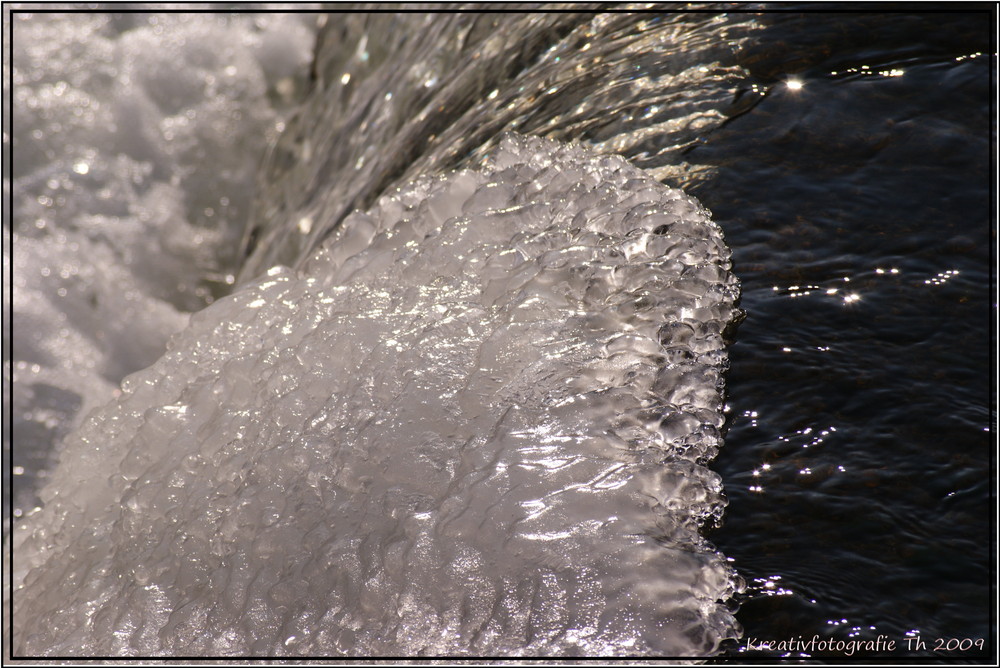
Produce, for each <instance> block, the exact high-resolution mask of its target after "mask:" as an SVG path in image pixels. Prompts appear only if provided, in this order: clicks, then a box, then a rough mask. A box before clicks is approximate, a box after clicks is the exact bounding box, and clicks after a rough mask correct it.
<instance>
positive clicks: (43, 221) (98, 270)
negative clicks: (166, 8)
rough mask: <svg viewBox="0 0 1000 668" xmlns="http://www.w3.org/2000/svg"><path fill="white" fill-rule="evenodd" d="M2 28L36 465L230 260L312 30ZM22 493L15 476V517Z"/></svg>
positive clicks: (153, 349) (221, 18)
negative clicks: (8, 66)
mask: <svg viewBox="0 0 1000 668" xmlns="http://www.w3.org/2000/svg"><path fill="white" fill-rule="evenodd" d="M5 18H6V15H5ZM206 19H207V20H206ZM11 23H12V34H13V45H14V48H13V61H12V80H13V83H14V91H13V99H14V108H13V112H12V118H13V128H14V134H13V137H12V143H13V161H12V173H11V174H5V177H7V178H12V181H11V182H10V183H9V185H10V191H11V194H12V198H13V225H12V228H13V245H14V248H15V252H14V253H13V262H14V274H15V285H14V299H13V317H14V320H15V321H16V322H17V327H15V328H14V340H13V346H12V350H13V362H12V369H11V370H12V374H11V375H12V377H13V381H14V392H13V402H14V404H15V405H16V406H18V408H19V410H17V411H15V424H14V432H15V433H14V438H15V439H17V442H16V447H15V454H16V457H17V458H18V461H17V463H19V464H25V463H28V462H30V463H31V464H32V466H28V471H27V473H28V474H29V475H26V476H25V478H29V477H32V476H34V475H36V474H37V473H39V471H38V470H36V467H38V466H42V464H43V463H44V462H45V461H46V460H47V458H48V456H49V454H48V453H49V451H50V449H51V448H52V447H53V446H54V445H55V444H56V443H57V442H58V440H59V439H60V438H61V436H62V434H64V433H65V432H66V430H67V429H69V428H70V427H72V426H73V425H75V424H78V422H79V419H80V418H82V416H83V415H85V414H86V413H87V412H88V411H89V410H90V409H92V408H94V407H96V406H99V405H101V404H103V403H105V402H106V401H108V400H109V399H110V398H111V397H112V394H113V392H114V388H115V386H116V385H117V384H118V382H119V381H120V380H121V378H122V377H123V376H124V375H125V374H127V373H131V372H133V371H136V370H138V369H141V368H143V367H146V366H148V365H149V364H151V363H152V362H153V361H155V360H156V359H157V358H158V357H159V356H160V355H161V354H162V353H163V351H164V349H165V344H166V341H167V338H168V337H169V336H170V334H172V333H173V332H176V331H178V330H179V329H181V328H182V327H183V326H184V325H185V323H186V322H187V313H189V312H191V311H195V310H198V309H200V308H202V307H203V306H204V305H205V304H206V303H208V302H210V301H211V300H212V298H213V295H214V294H216V293H218V292H219V290H218V287H219V286H220V285H221V286H224V285H225V284H226V282H227V278H226V275H227V273H231V272H233V271H235V269H234V267H235V265H234V260H235V258H234V254H235V250H234V249H235V248H236V247H237V246H238V240H239V235H240V234H241V232H242V227H241V225H242V223H243V221H244V220H245V218H246V216H247V215H248V210H249V206H250V200H251V195H252V188H253V181H254V178H255V174H256V170H257V164H258V162H259V160H260V156H261V155H262V154H263V152H264V148H265V146H266V145H267V142H268V141H269V140H270V139H271V138H273V137H274V136H275V135H276V133H277V129H276V123H277V122H278V119H279V115H278V112H279V110H280V109H281V108H282V105H283V104H285V102H284V101H283V93H282V91H284V92H285V93H288V92H289V91H290V90H291V89H292V88H294V80H295V77H301V76H302V74H301V73H302V72H303V71H304V70H305V66H306V64H307V63H308V62H309V58H310V56H311V47H312V41H313V34H312V31H311V30H310V29H308V28H307V27H306V23H305V20H304V19H299V18H297V17H295V16H291V15H267V16H246V15H225V14H219V15H214V16H206V15H198V14H186V15H185V14H129V13H125V14H117V15H116V14H111V13H96V12H95V13H85V12H77V13H73V14H65V15H61V14H28V13H25V12H24V11H20V12H18V13H17V14H13V15H12V16H11ZM228 280H229V281H231V280H232V278H231V277H230V278H229V279H228ZM213 286H214V287H213ZM43 395H44V396H47V397H48V400H46V401H40V400H39V397H41V396H43ZM56 414H57V415H58V416H59V417H58V419H54V417H53V416H54V415H56ZM33 501H34V499H33V492H32V489H31V485H30V484H24V485H19V487H18V494H17V498H16V499H15V505H16V506H17V510H18V512H21V510H22V509H26V508H30V507H31V505H29V504H32V505H33Z"/></svg>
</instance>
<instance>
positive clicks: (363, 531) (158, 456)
mask: <svg viewBox="0 0 1000 668" xmlns="http://www.w3.org/2000/svg"><path fill="white" fill-rule="evenodd" d="M738 291H739V287H738V282H737V280H736V279H735V278H734V276H733V275H732V274H731V273H730V262H729V250H728V249H727V248H726V246H725V244H724V242H723V239H722V234H721V231H720V229H719V228H718V226H717V225H716V224H715V223H713V222H712V221H711V219H710V217H709V214H708V212H707V211H706V210H705V209H704V208H702V207H701V206H700V205H699V204H698V203H697V202H696V201H695V200H694V199H692V198H691V197H689V196H687V195H685V194H684V193H682V192H680V191H678V190H673V189H670V188H668V187H666V186H663V185H662V184H660V183H658V182H657V181H655V180H654V179H653V178H652V177H650V176H649V175H648V174H646V173H644V172H642V171H640V170H638V169H635V168H633V167H631V166H630V165H628V164H627V163H626V162H625V161H624V160H623V159H621V158H618V157H613V156H612V157H609V156H595V155H593V154H590V153H588V152H587V151H585V150H584V149H582V148H580V147H577V146H574V145H565V144H560V143H557V142H554V141H551V140H544V139H538V138H529V137H522V136H517V135H507V136H505V137H504V138H503V140H502V141H501V142H500V145H499V147H498V148H497V149H495V150H494V152H493V153H492V154H491V155H490V156H489V157H487V158H486V159H485V160H484V161H483V162H482V164H480V165H478V166H477V167H476V168H475V169H467V170H463V171H460V172H453V173H448V174H445V175H437V176H428V177H422V178H419V179H417V180H416V181H414V182H411V183H409V184H407V185H404V186H402V187H400V188H398V189H396V190H395V191H393V192H391V193H389V194H386V195H385V196H383V197H382V198H381V199H380V200H379V201H378V202H377V204H376V205H375V206H374V207H373V208H372V209H371V210H369V211H368V212H366V213H362V212H356V213H354V214H352V215H351V216H350V217H348V219H347V220H346V221H345V224H344V225H343V226H341V227H340V228H339V230H338V232H337V233H336V234H335V235H334V236H332V237H331V238H329V239H328V240H327V241H326V243H325V244H324V246H323V247H322V248H321V249H320V250H319V251H318V252H317V253H316V255H314V256H313V257H312V258H311V259H310V261H309V262H308V263H307V264H306V265H305V267H304V269H303V270H302V271H301V272H298V273H296V272H293V271H291V270H289V269H285V268H282V267H276V268H274V269H272V270H271V271H269V272H268V274H267V275H266V276H264V277H262V278H261V279H260V280H258V281H257V282H255V283H252V284H250V285H248V286H246V287H245V288H243V289H241V290H239V291H238V292H236V293H235V294H233V295H231V296H229V297H225V298H223V299H220V300H218V301H216V302H215V303H213V304H212V305H211V306H209V307H208V308H206V309H204V310H203V311H201V312H199V313H197V314H195V315H194V316H192V318H191V322H190V324H189V325H188V326H187V328H186V329H184V330H183V331H181V332H180V333H179V334H177V335H176V336H174V338H172V339H171V341H170V343H169V346H168V352H167V353H166V354H165V355H164V356H163V357H162V358H161V359H159V360H158V361H157V362H156V363H154V364H153V365H152V366H151V367H149V368H148V369H146V370H143V371H140V372H138V373H136V374H133V375H131V376H129V377H128V378H127V379H126V380H125V381H124V382H123V383H122V391H121V396H119V397H118V398H117V399H116V400H115V401H113V402H112V403H110V404H108V405H107V406H105V407H104V408H102V409H100V410H98V411H96V412H95V413H94V414H92V416H91V417H90V418H89V419H88V420H87V421H86V422H85V423H84V425H83V426H82V427H81V428H80V429H79V430H77V431H76V432H75V433H73V434H71V435H70V436H69V437H68V439H67V441H66V443H65V445H64V449H63V454H62V459H61V462H60V464H59V466H58V467H57V468H56V469H55V470H54V472H53V473H52V479H51V482H50V484H49V485H48V486H47V487H46V488H45V489H44V490H43V491H42V499H43V504H44V507H43V508H42V509H41V510H39V511H37V512H36V513H34V514H32V515H31V516H29V517H27V518H26V519H25V521H24V522H23V523H22V524H19V525H18V527H17V528H16V529H15V535H14V542H15V550H16V561H15V564H14V565H15V569H16V572H15V588H16V589H15V591H14V601H15V614H14V622H15V637H14V642H15V654H25V655H34V654H49V655H62V656H67V655H119V654H121V655H138V656H151V655H184V656H193V655H214V656H236V655H256V656H281V655H290V656H294V655H310V656H333V655H355V656H360V655H376V656H386V655H392V656H398V655H417V654H422V655H452V656H454V655H464V654H470V655H490V656H496V655H525V656H531V655H542V656H548V655H598V656H613V655H617V656H623V655H628V656H631V655H667V656H700V655H707V654H711V653H712V652H714V651H715V650H716V649H717V647H718V644H719V642H720V641H721V640H723V639H725V638H729V637H734V636H735V635H736V634H737V628H738V627H737V624H736V622H735V620H734V619H733V617H732V615H731V614H730V612H729V611H728V610H727V608H726V606H725V605H724V604H723V603H722V601H724V600H726V599H727V598H729V597H730V596H731V595H732V593H733V587H734V578H735V576H734V575H733V573H732V571H731V569H730V568H729V566H728V565H727V563H726V560H725V558H724V557H723V556H722V555H721V554H719V553H718V552H716V551H715V550H714V549H713V548H712V547H711V546H710V545H709V544H707V543H706V542H705V541H704V539H703V538H702V537H701V536H700V535H699V530H698V528H699V525H700V523H701V522H702V521H704V520H705V519H706V518H708V517H710V516H712V515H718V514H719V513H721V510H722V507H723V505H724V498H723V496H722V494H721V482H720V479H719V477H718V476H717V475H716V474H715V473H713V472H711V471H710V470H708V469H707V468H706V467H705V465H704V464H705V462H706V461H707V460H708V459H710V458H712V457H713V456H714V455H715V453H716V451H717V448H718V447H719V446H720V445H721V438H720V432H719V430H720V428H721V427H722V425H723V420H724V418H723V412H722V391H723V379H722V372H723V371H724V369H725V365H726V352H725V348H724V342H723V338H722V332H723V330H724V329H725V328H726V327H727V325H728V324H729V323H731V322H732V320H733V318H734V315H735V314H736V312H737V311H736V308H735V301H736V299H737V296H738Z"/></svg>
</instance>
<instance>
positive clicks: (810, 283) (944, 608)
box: [687, 12, 996, 658]
mask: <svg viewBox="0 0 1000 668" xmlns="http://www.w3.org/2000/svg"><path fill="white" fill-rule="evenodd" d="M762 21H763V23H764V24H766V26H767V27H766V28H765V29H764V30H763V31H762V32H761V33H760V34H759V35H758V39H757V40H755V41H754V43H753V44H752V45H751V46H748V48H747V49H745V50H744V51H743V52H742V54H741V61H742V63H743V64H744V65H745V67H746V68H747V69H748V70H749V71H750V73H751V77H750V79H749V80H748V81H747V82H746V83H745V84H744V86H743V90H745V91H746V92H745V93H744V97H753V96H755V97H756V98H759V99H754V100H753V103H754V104H752V106H751V104H750V103H749V102H748V104H747V106H748V109H747V111H746V112H745V113H742V114H741V115H739V116H737V117H734V118H732V119H731V120H730V121H729V122H728V123H726V124H725V125H724V126H723V127H721V128H720V129H718V130H717V131H715V132H714V133H712V134H711V135H710V136H709V137H706V139H705V141H704V143H703V144H701V145H699V146H697V147H696V148H694V149H692V150H691V151H690V152H689V154H688V155H687V159H688V160H689V161H691V162H694V163H706V164H711V165H714V166H716V167H717V168H718V171H717V174H716V177H715V178H713V179H712V180H711V181H708V182H704V183H701V184H697V185H695V186H694V187H693V188H692V191H693V193H694V194H695V195H696V196H697V197H699V198H700V199H701V200H702V201H703V202H704V203H705V204H706V206H708V207H709V208H710V209H711V210H712V211H713V213H714V215H715V218H716V220H717V221H719V223H720V224H721V225H722V227H723V228H724V229H725V231H726V235H727V239H728V241H729V244H730V246H731V247H732V248H733V252H734V260H735V267H736V272H737V274H738V275H739V276H740V277H741V279H742V281H743V301H742V307H743V308H744V309H745V310H746V312H747V319H746V321H745V322H744V323H743V324H742V325H741V326H740V328H739V331H738V333H737V335H736V338H735V341H734V343H733V345H732V347H731V349H730V351H731V364H732V366H731V370H730V372H729V376H728V388H729V397H730V406H731V410H732V413H731V419H732V423H731V428H730V431H729V434H728V437H727V442H726V447H725V448H724V449H723V451H722V453H721V454H720V456H719V457H718V459H716V460H715V462H714V465H713V466H714V468H715V470H716V471H718V472H719V473H721V474H722V476H723V478H724V480H725V481H726V493H727V495H728V497H729V507H728V510H727V513H726V517H725V521H724V524H723V526H722V527H721V528H720V529H718V530H716V531H714V532H713V533H712V534H711V539H712V540H713V542H714V543H715V544H716V545H717V546H718V547H719V549H721V550H722V552H724V553H725V554H726V555H727V556H729V557H730V558H732V559H733V560H734V562H735V564H736V566H737V568H738V570H739V571H740V573H741V574H742V575H743V576H744V577H745V578H746V580H747V583H748V592H747V595H746V599H745V600H744V601H743V604H742V606H741V611H740V614H739V619H740V620H741V621H742V623H743V625H744V626H745V629H746V636H745V638H744V640H743V641H742V643H741V647H740V648H734V649H732V650H731V651H733V652H740V651H744V650H746V644H747V642H748V641H749V640H751V639H757V640H758V641H763V640H773V641H780V640H787V639H789V638H798V636H802V637H803V639H805V640H809V639H811V638H812V636H813V635H814V634H818V635H819V636H820V638H829V639H838V640H849V639H857V640H864V639H869V640H874V639H877V638H878V637H879V635H880V634H881V635H882V636H884V638H885V639H887V640H895V641H896V650H897V651H896V652H888V651H885V652H877V654H905V655H907V656H915V655H917V656H923V657H939V658H941V657H944V656H946V655H947V656H952V657H953V656H958V655H968V656H976V655H977V654H978V656H987V655H984V654H980V653H978V652H977V651H976V650H977V648H978V647H985V649H987V650H989V654H992V653H993V652H995V646H994V645H993V642H994V640H995V632H996V627H995V621H996V620H995V618H994V617H993V616H992V610H993V605H994V601H995V589H994V583H995V570H994V568H995V554H996V552H995V543H994V538H995V533H994V529H995V527H994V526H993V523H992V520H993V517H994V511H995V498H994V497H993V495H992V492H993V489H994V478H993V477H992V472H994V471H995V468H994V466H995V456H996V435H995V434H996V432H995V429H996V422H995V395H994V394H993V392H992V390H993V388H994V384H993V378H994V373H993V368H994V362H995V356H994V355H993V354H991V351H995V350H996V338H995V334H996V331H995V328H994V325H993V323H994V322H995V317H996V302H995V301H994V298H993V295H995V288H996V284H995V274H994V273H993V272H992V271H991V267H992V266H993V263H992V262H991V257H994V258H995V255H992V256H991V250H992V249H994V248H995V243H996V221H995V217H994V213H995V203H994V202H993V201H992V198H991V183H993V178H994V176H993V174H995V172H994V171H993V169H994V167H995V162H993V160H994V158H993V156H994V155H995V153H994V151H995V129H996V128H995V124H994V120H995V119H994V116H993V113H992V109H991V106H990V104H989V103H990V99H991V86H995V71H996V70H995V58H993V57H991V56H990V53H991V49H993V48H995V47H991V33H992V31H993V23H992V20H991V15H990V14H989V13H982V14H933V15H923V16H921V15H909V14H898V13H893V14H888V13H877V12H873V13H866V14H862V15H858V14H829V13H811V12H809V13H781V14H774V13H768V14H766V15H765V16H764V17H763V18H762ZM792 77H794V80H795V81H798V82H800V83H801V87H799V88H795V87H794V85H793V87H791V88H790V87H789V86H788V85H787V82H788V81H789V80H791V78H792ZM783 82H784V83H783ZM755 84H756V85H757V86H758V87H759V88H762V89H764V88H766V89H767V90H768V91H769V92H768V93H767V94H766V95H763V96H761V95H759V94H757V93H754V92H753V90H752V87H753V86H754V85H755ZM917 636H919V637H920V639H921V641H922V642H924V643H926V644H919V645H918V643H917V641H916V640H915V639H913V640H907V639H908V638H916V637H917ZM939 638H940V639H945V642H944V643H943V645H944V647H945V648H947V647H948V646H949V643H948V640H949V639H957V642H952V643H950V646H951V647H953V648H962V647H964V648H965V649H967V651H965V652H961V651H954V652H950V653H949V652H945V651H935V647H936V646H937V644H936V642H935V641H936V640H937V639H939ZM965 639H969V640H970V641H971V642H963V640H965ZM980 639H984V640H985V642H982V643H980V642H979V640H980ZM970 645H971V647H970ZM908 648H909V649H911V650H913V651H907V649H908ZM918 648H919V651H917V650H918ZM751 653H752V654H763V655H769V656H774V655H777V654H783V652H776V653H769V652H767V651H762V652H751ZM792 654H793V655H795V654H796V653H795V652H793V653H792ZM812 654H813V655H822V654H823V653H822V652H812ZM827 654H828V655H829V656H843V652H836V651H834V652H829V653H827ZM861 654H865V655H870V653H867V652H862V653H861Z"/></svg>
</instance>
